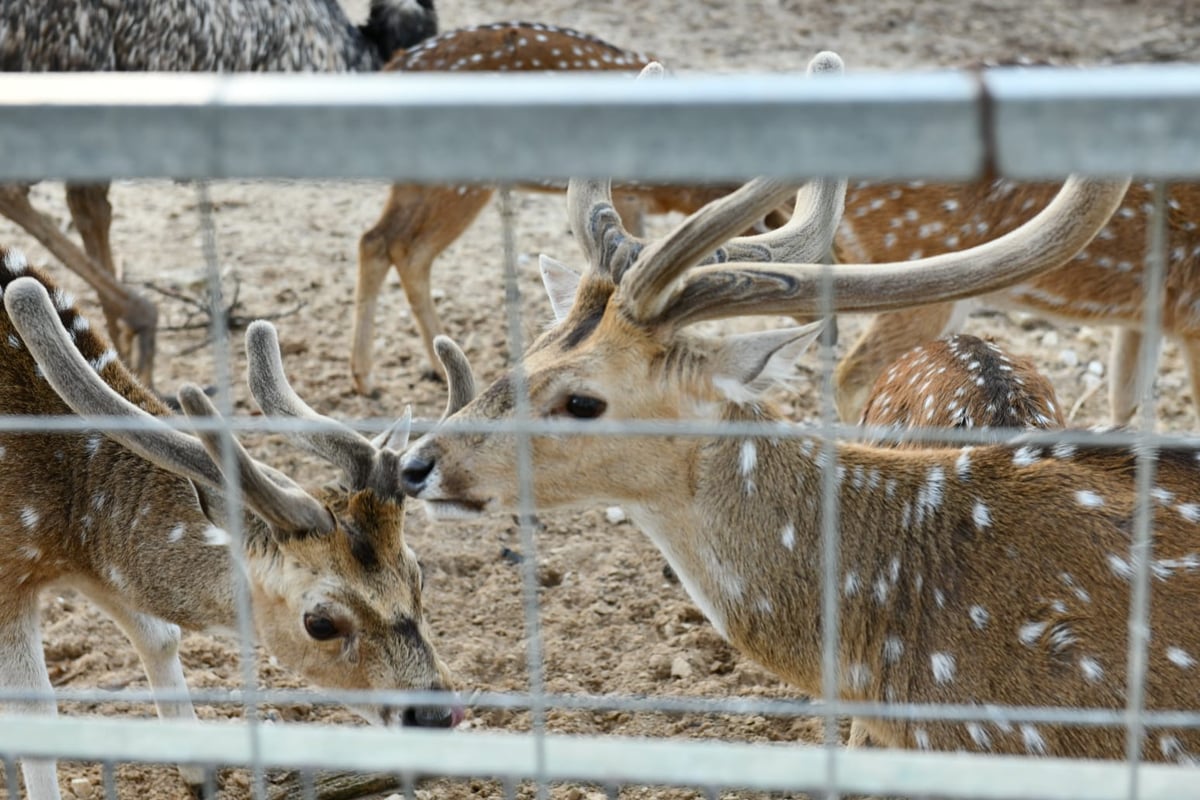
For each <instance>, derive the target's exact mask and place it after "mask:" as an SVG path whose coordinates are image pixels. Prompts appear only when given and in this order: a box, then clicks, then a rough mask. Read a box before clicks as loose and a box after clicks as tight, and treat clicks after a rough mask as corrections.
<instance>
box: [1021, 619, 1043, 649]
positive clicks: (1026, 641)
mask: <svg viewBox="0 0 1200 800" xmlns="http://www.w3.org/2000/svg"><path fill="white" fill-rule="evenodd" d="M1045 632H1046V623H1045V622H1026V623H1025V624H1024V625H1022V626H1021V628H1020V630H1019V631H1018V632H1017V638H1018V639H1020V640H1021V644H1023V645H1025V646H1026V647H1033V646H1034V645H1035V644H1037V640H1038V639H1040V638H1041V636H1042V634H1043V633H1045Z"/></svg>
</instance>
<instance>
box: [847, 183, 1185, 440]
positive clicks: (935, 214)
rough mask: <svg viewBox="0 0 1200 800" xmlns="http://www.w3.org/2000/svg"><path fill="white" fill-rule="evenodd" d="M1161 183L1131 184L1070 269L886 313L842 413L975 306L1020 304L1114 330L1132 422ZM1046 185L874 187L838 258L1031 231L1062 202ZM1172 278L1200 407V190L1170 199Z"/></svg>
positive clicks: (858, 360) (1124, 402) (854, 211)
mask: <svg viewBox="0 0 1200 800" xmlns="http://www.w3.org/2000/svg"><path fill="white" fill-rule="evenodd" d="M1152 189H1153V187H1152V186H1151V185H1150V184H1135V185H1133V186H1131V187H1130V188H1129V191H1128V193H1127V194H1126V195H1125V198H1124V200H1123V201H1122V203H1121V206H1120V208H1118V209H1117V213H1116V214H1115V215H1114V216H1113V218H1112V219H1111V220H1110V221H1109V223H1108V224H1107V225H1106V226H1105V227H1104V228H1103V229H1102V230H1101V231H1100V233H1099V234H1098V235H1097V236H1096V238H1095V239H1094V240H1093V241H1092V243H1091V244H1090V245H1088V247H1086V248H1085V249H1084V250H1083V251H1082V252H1080V253H1079V254H1078V255H1076V256H1075V258H1074V259H1072V260H1071V261H1069V262H1068V263H1066V264H1064V265H1063V266H1061V267H1059V268H1057V269H1054V270H1050V271H1049V272H1046V273H1043V274H1041V275H1038V276H1037V277H1035V278H1033V279H1032V280H1030V281H1027V282H1025V283H1021V284H1019V285H1017V286H1013V287H1010V288H1008V289H1005V290H1003V291H1001V292H997V293H995V294H991V295H989V296H987V297H986V298H980V300H978V301H971V303H963V302H960V303H957V304H937V305H928V306H922V307H918V308H910V309H902V310H898V311H891V312H887V313H883V314H879V315H878V316H876V317H875V318H874V319H873V320H872V321H871V323H870V325H869V326H868V327H867V329H866V330H865V331H864V332H863V333H862V334H861V335H860V337H859V338H858V340H857V341H856V342H855V343H854V344H853V345H852V346H851V348H850V350H849V351H848V352H847V353H846V355H845V356H844V357H843V359H842V361H841V363H840V364H839V365H838V367H837V370H836V372H835V393H836V401H837V406H838V412H839V414H840V416H841V418H842V419H843V420H845V421H853V420H856V419H858V417H859V414H860V413H861V411H862V408H863V402H864V398H865V397H866V393H867V391H868V389H869V388H870V386H871V384H872V383H873V382H874V381H875V379H876V377H877V376H878V375H879V372H880V370H882V369H883V367H884V366H885V365H887V364H889V363H890V362H891V361H892V360H893V359H895V358H896V357H897V356H898V355H899V354H900V353H903V352H904V351H905V350H908V349H909V348H911V347H913V346H914V345H918V344H921V343H923V342H926V341H929V340H932V339H936V338H937V337H938V336H941V335H943V334H944V333H947V332H950V331H952V330H954V329H955V328H957V327H958V326H959V325H960V324H961V320H962V319H963V318H964V317H965V316H966V313H965V312H966V311H967V310H968V308H969V306H970V305H971V304H973V303H974V302H982V303H985V304H987V305H989V306H1000V307H1007V308H1018V309H1022V310H1026V311H1032V312H1034V313H1037V314H1041V315H1044V316H1047V317H1050V318H1052V319H1057V320H1062V321H1065V322H1069V323H1074V324H1087V325H1112V326H1115V327H1116V334H1115V339H1114V343H1113V348H1112V352H1111V356H1110V359H1109V417H1110V422H1111V423H1112V424H1115V425H1121V424H1125V423H1127V422H1128V421H1129V420H1130V418H1131V417H1132V415H1133V411H1134V409H1135V408H1136V404H1137V397H1138V396H1139V391H1138V387H1137V385H1136V376H1137V360H1138V357H1139V351H1140V348H1141V342H1142V334H1141V326H1142V321H1143V319H1142V315H1143V313H1144V292H1143V288H1142V278H1143V272H1144V269H1145V259H1146V250H1147V222H1148V221H1149V218H1150V214H1151V212H1152V204H1151V192H1152ZM1054 192H1055V187H1054V186H1052V185H1047V184H1018V183H1014V182H1012V181H1008V180H995V181H990V182H976V183H969V184H961V185H960V184H926V183H923V182H920V181H917V182H913V183H907V184H887V183H863V184H858V185H857V186H855V187H853V188H852V189H851V190H850V191H849V192H848V193H847V197H846V214H845V216H844V217H843V219H842V223H841V227H840V228H839V230H838V236H837V240H836V241H835V245H834V250H835V255H836V257H837V258H838V259H839V260H846V261H850V262H855V263H858V262H870V261H890V260H896V259H904V258H920V257H922V256H929V255H935V254H937V253H944V252H951V251H954V250H961V249H964V248H967V247H972V246H974V245H976V244H979V243H981V242H985V241H987V240H989V239H992V238H994V237H996V236H998V235H1002V234H1004V233H1007V232H1008V231H1010V230H1013V229H1014V228H1016V227H1018V226H1020V225H1022V224H1024V223H1025V222H1026V221H1028V220H1029V219H1030V218H1031V217H1032V216H1033V215H1034V214H1035V213H1036V212H1037V211H1038V209H1040V208H1043V207H1044V206H1045V205H1046V203H1047V201H1048V200H1049V199H1050V198H1051V197H1052V196H1053V195H1054ZM1168 206H1169V208H1168V215H1167V235H1168V243H1167V274H1166V292H1165V294H1164V297H1163V306H1162V309H1161V313H1162V329H1163V332H1164V333H1165V334H1166V335H1167V336H1169V337H1172V338H1174V339H1176V340H1177V341H1178V342H1179V344H1180V346H1181V347H1182V348H1183V352H1184V356H1185V359H1186V362H1187V364H1188V371H1189V374H1190V376H1191V380H1192V399H1193V402H1194V403H1200V232H1198V231H1197V220H1198V219H1200V185H1196V184H1176V185H1174V186H1172V187H1170V189H1169V192H1168Z"/></svg>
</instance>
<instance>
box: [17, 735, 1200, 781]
mask: <svg viewBox="0 0 1200 800" xmlns="http://www.w3.org/2000/svg"><path fill="white" fill-rule="evenodd" d="M329 733H330V731H329V729H328V728H324V729H323V728H322V727H320V726H311V725H291V724H275V725H259V726H256V727H254V728H251V727H249V726H247V725H245V724H241V723H211V722H179V721H156V720H131V719H121V720H101V719H93V718H85V719H81V718H71V719H67V718H58V719H48V718H45V717H36V716H23V717H22V716H12V717H5V719H4V725H3V726H0V754H3V755H5V756H6V757H9V758H12V757H34V758H36V757H47V758H64V759H78V760H84V761H120V762H141V763H189V764H201V765H209V764H230V765H235V764H236V765H246V764H251V763H258V764H259V765H261V766H263V767H267V768H291V769H306V770H311V769H337V770H361V771H387V772H395V773H398V774H405V773H408V774H436V775H444V776H449V777H464V778H465V777H486V778H504V779H511V780H521V779H530V778H534V777H535V776H539V775H540V776H541V777H543V778H545V779H547V780H550V781H560V780H573V781H588V782H595V783H601V784H608V785H612V784H617V785H622V784H630V785H643V784H651V785H661V784H669V785H674V786H703V787H709V788H714V789H717V788H731V789H732V788H738V789H753V790H760V791H776V790H800V791H805V790H814V789H821V788H831V787H830V786H829V782H828V779H827V776H828V775H829V766H830V759H832V761H833V773H832V774H834V775H835V776H836V783H837V786H836V788H837V790H838V791H841V792H861V793H867V794H872V793H878V792H888V793H894V794H902V795H905V796H924V795H930V794H932V795H936V796H939V797H944V796H950V797H957V798H963V800H966V799H967V798H981V799H994V800H999V798H1011V797H1017V796H1019V797H1038V798H1044V799H1045V800H1059V799H1060V798H1061V800H1122V799H1123V798H1125V797H1127V792H1126V788H1125V779H1126V777H1127V775H1128V773H1129V767H1128V765H1125V764H1123V763H1121V762H1114V761H1079V760H1065V759H1049V758H1042V759H1028V758H1014V757H1005V756H979V755H969V754H965V753H914V752H901V751H886V750H844V749H840V748H839V749H826V748H821V747H813V746H798V745H780V744H764V743H758V744H748V743H732V742H713V741H663V740H653V739H635V738H630V737H619V736H560V735H547V736H545V737H544V739H543V742H542V743H543V744H544V747H545V751H544V752H545V761H544V764H541V765H539V764H538V759H537V758H536V755H535V748H536V746H537V741H536V737H533V736H530V735H527V734H515V733H491V732H487V733H484V732H457V733H450V732H445V731H422V730H410V729H403V730H395V731H390V730H382V729H378V728H348V729H347V728H340V729H338V732H337V735H336V736H330V735H329ZM251 737H256V738H257V740H258V741H257V743H256V744H257V747H256V748H255V749H253V750H252V748H251ZM1197 786H1200V768H1196V767H1178V766H1163V765H1142V766H1140V767H1139V790H1140V792H1139V797H1140V798H1141V799H1142V800H1160V799H1161V800H1179V798H1183V797H1193V796H1195V791H1196V787H1197Z"/></svg>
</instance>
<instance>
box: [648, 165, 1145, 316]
mask: <svg viewBox="0 0 1200 800" xmlns="http://www.w3.org/2000/svg"><path fill="white" fill-rule="evenodd" d="M1128 186H1129V179H1128V178H1126V179H1124V180H1115V181H1114V180H1093V179H1090V178H1081V177H1077V176H1072V177H1070V178H1068V179H1067V180H1066V182H1065V183H1064V184H1063V186H1062V188H1061V189H1060V190H1059V192H1058V194H1057V195H1055V198H1054V200H1053V201H1052V202H1051V203H1050V204H1049V205H1048V206H1047V207H1046V208H1045V209H1043V210H1042V212H1041V213H1039V214H1038V215H1037V216H1036V217H1034V218H1033V219H1031V220H1030V221H1029V222H1028V223H1026V224H1025V225H1023V226H1021V227H1020V228H1017V229H1016V230H1014V231H1011V232H1010V233H1008V234H1006V235H1004V236H1002V237H1000V238H998V239H993V240H992V241H990V242H987V243H985V244H982V245H979V246H977V247H972V248H970V249H968V250H963V251H961V252H957V253H945V254H943V255H939V256H933V257H930V258H923V259H918V260H915V261H899V262H892V263H882V264H838V265H837V267H836V268H834V269H833V270H832V273H831V274H830V268H829V267H828V266H827V265H823V264H774V265H772V266H769V267H766V266H759V265H756V264H750V263H742V264H722V265H719V266H708V267H700V268H697V269H695V270H693V271H692V272H691V273H690V274H689V275H688V276H687V278H686V279H685V280H684V281H682V282H681V283H679V284H678V285H677V286H676V288H675V289H674V290H673V291H671V292H669V293H667V292H664V293H663V294H662V295H660V296H659V297H658V298H657V299H655V300H654V305H655V307H657V308H658V309H660V311H659V313H658V315H657V316H656V317H653V318H650V319H645V320H644V321H646V322H653V323H661V324H670V325H673V326H676V327H679V326H683V325H688V324H691V323H693V322H698V321H700V320H706V319H722V318H725V317H733V316H741V315H746V314H812V313H818V312H820V310H821V298H820V288H821V285H822V281H825V280H828V281H829V282H830V283H831V284H832V288H833V298H832V310H834V311H842V312H851V311H858V312H863V311H886V310H890V309H896V308H904V307H907V306H912V305H921V304H926V303H935V302H941V301H945V300H956V299H960V298H964V297H973V296H975V295H979V294H985V293H987V292H992V291H996V290H998V289H1002V288H1004V287H1006V286H1011V285H1013V284H1015V283H1020V282H1021V281H1024V280H1027V279H1028V278H1030V277H1032V276H1034V275H1037V274H1038V273H1041V272H1044V271H1046V270H1049V269H1053V268H1054V267H1056V266H1059V265H1061V264H1063V263H1065V262H1066V261H1069V260H1070V259H1071V258H1073V257H1074V256H1075V255H1076V254H1077V253H1078V252H1079V251H1080V250H1082V249H1083V248H1084V247H1085V246H1087V244H1088V242H1090V241H1091V240H1092V238H1093V237H1094V236H1095V235H1096V234H1097V233H1099V231H1100V229H1101V228H1102V227H1104V225H1105V223H1106V222H1107V221H1108V219H1109V217H1111V216H1112V215H1113V213H1114V212H1115V211H1116V210H1117V208H1118V207H1119V206H1120V203H1121V199H1122V197H1124V195H1125V190H1126V189H1127V188H1128ZM642 305H645V302H643V303H642Z"/></svg>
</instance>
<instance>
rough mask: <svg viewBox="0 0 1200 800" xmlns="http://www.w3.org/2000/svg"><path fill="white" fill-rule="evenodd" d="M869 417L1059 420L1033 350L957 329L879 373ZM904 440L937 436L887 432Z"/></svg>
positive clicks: (965, 424)
mask: <svg viewBox="0 0 1200 800" xmlns="http://www.w3.org/2000/svg"><path fill="white" fill-rule="evenodd" d="M859 421H860V422H861V423H862V424H863V425H873V426H879V427H891V428H895V429H897V430H906V429H915V428H947V429H951V428H952V429H958V430H971V429H978V430H981V431H988V430H991V431H996V432H997V433H998V434H999V433H1002V432H1003V431H1004V430H1006V429H1007V430H1009V431H1011V430H1013V429H1021V428H1033V429H1053V428H1061V427H1063V426H1064V425H1065V424H1066V422H1065V421H1064V419H1063V413H1062V407H1061V406H1060V405H1059V402H1058V397H1057V395H1055V393H1054V386H1053V385H1052V384H1051V383H1050V381H1049V380H1047V379H1046V376H1044V375H1042V374H1041V373H1040V372H1038V370H1037V367H1036V366H1034V364H1033V362H1032V361H1030V360H1029V359H1027V358H1023V357H1020V356H1015V355H1010V354H1008V353H1006V352H1005V351H1004V350H1002V349H1001V348H1000V347H999V346H998V345H996V344H995V343H994V342H989V341H985V340H983V339H980V338H978V337H976V336H969V335H967V334H964V333H956V334H953V335H951V336H947V337H945V338H944V339H937V340H934V341H932V342H926V343H925V344H923V345H917V346H916V347H914V348H913V349H912V350H909V351H908V352H907V353H904V354H903V355H901V356H900V357H899V358H898V359H896V360H895V361H893V362H892V363H891V364H890V365H889V366H887V367H886V368H885V370H884V371H883V372H882V373H880V375H879V377H878V378H877V379H876V380H875V385H874V386H872V387H871V392H870V394H869V395H868V396H867V400H866V404H865V405H864V406H863V412H862V418H861V419H860V420H859ZM887 441H888V442H890V443H892V444H896V445H898V446H910V447H930V446H932V445H934V444H937V443H938V442H937V439H936V438H929V437H927V436H924V437H916V438H912V439H908V440H906V439H905V438H904V437H903V436H902V435H901V438H899V439H895V438H892V439H888V440H887Z"/></svg>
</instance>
